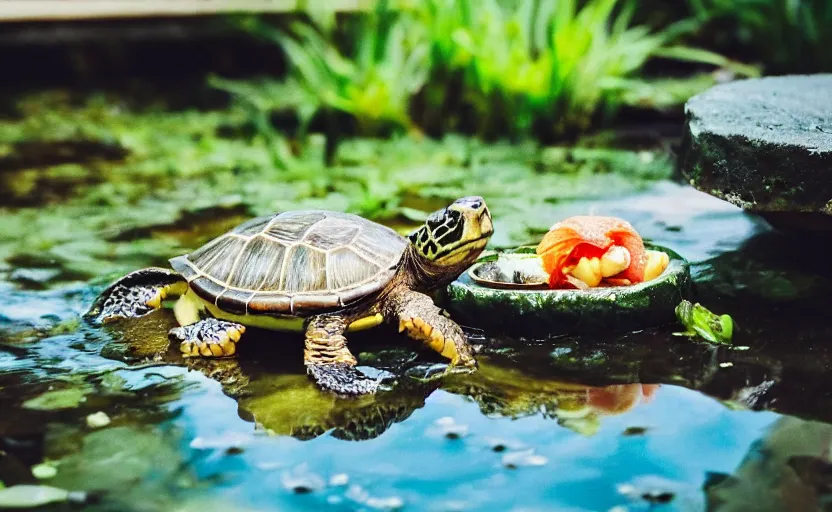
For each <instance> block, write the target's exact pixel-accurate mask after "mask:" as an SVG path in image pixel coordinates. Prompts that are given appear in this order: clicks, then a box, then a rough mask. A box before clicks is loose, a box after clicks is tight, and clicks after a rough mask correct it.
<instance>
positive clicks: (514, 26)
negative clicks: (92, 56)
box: [211, 0, 832, 142]
mask: <svg viewBox="0 0 832 512" xmlns="http://www.w3.org/2000/svg"><path fill="white" fill-rule="evenodd" d="M234 23H235V25H236V26H237V27H238V28H239V29H240V30H242V31H245V32H246V33H248V34H250V35H252V36H253V37H256V38H259V39H261V40H265V41H270V42H273V43H274V44H275V45H278V46H279V47H280V48H281V49H282V51H283V52H284V53H285V56H286V58H287V60H288V62H289V70H288V74H287V75H286V76H284V77H283V78H280V79H276V78H270V79H263V80H259V81H257V82H252V81H246V82H242V81H230V80H226V79H223V78H222V77H218V76H217V77H213V78H212V80H211V83H212V85H214V86H215V87H218V88H221V89H224V90H227V91H229V92H231V93H233V95H234V96H235V98H237V100H238V101H240V102H241V103H243V104H245V105H247V106H248V108H253V110H254V111H256V112H260V114H258V115H260V116H262V115H263V113H266V114H267V117H268V115H270V114H271V113H273V112H274V111H276V110H278V109H284V110H285V109H286V108H287V102H291V103H292V105H293V107H294V108H293V110H294V114H295V115H296V117H297V119H298V123H299V126H300V128H299V130H300V133H301V134H303V133H305V132H306V130H307V129H308V126H309V124H310V123H311V122H313V121H314V120H315V119H320V120H322V122H323V123H324V124H329V125H330V127H331V126H332V125H335V126H337V131H341V132H344V131H346V132H350V133H352V134H358V135H369V136H379V135H388V134H390V133H391V132H407V133H427V134H429V135H433V136H437V135H441V134H444V133H448V132H458V133H465V134H474V135H478V136H481V137H485V138H495V137H506V136H508V137H512V138H515V139H517V138H524V137H529V136H532V135H533V136H535V137H536V138H538V139H540V140H543V141H549V142H550V141H553V140H563V139H564V138H570V137H574V136H575V135H576V134H579V133H582V132H586V131H587V130H590V129H593V128H597V127H599V126H604V125H605V124H606V123H609V122H610V121H613V120H615V119H616V115H617V114H618V113H620V112H621V111H622V110H626V111H632V110H634V109H635V110H641V111H657V112H659V113H661V112H668V111H669V112H678V111H679V109H680V107H681V105H682V104H683V103H684V102H685V101H686V100H687V99H688V98H689V97H690V96H692V95H693V94H696V93H698V92H700V91H702V90H704V89H706V88H708V87H710V86H712V85H714V84H715V83H717V82H719V81H724V80H729V79H733V78H743V77H753V76H759V75H760V74H775V73H783V72H818V71H824V70H830V69H832V57H830V53H829V52H827V51H824V48H828V44H824V43H827V42H832V41H829V39H830V37H832V35H830V34H832V2H826V1H820V0H806V1H802V2H801V1H795V0H739V1H728V0H687V1H686V2H675V3H672V4H668V3H667V2H657V1H655V0H424V1H418V2H416V1H411V2H394V3H392V4H391V2H389V1H387V0H380V1H379V2H377V4H376V6H375V8H374V9H372V10H370V11H368V12H363V13H349V14H343V13H340V14H338V15H336V14H335V13H333V12H326V11H325V10H321V8H320V7H319V8H318V10H315V11H309V12H307V15H306V16H300V17H298V18H295V19H294V20H292V21H289V22H287V21H285V19H281V20H280V21H277V22H275V21H274V20H270V19H268V18H267V17H263V16H246V17H240V18H236V19H235V20H234ZM260 125H261V127H265V125H264V124H263V123H262V122H261V123H260Z"/></svg>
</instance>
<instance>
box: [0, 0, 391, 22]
mask: <svg viewBox="0 0 832 512" xmlns="http://www.w3.org/2000/svg"><path fill="white" fill-rule="evenodd" d="M316 2H321V4H319V5H326V6H327V8H330V9H335V10H336V11H341V12H349V11H361V10H367V9H369V8H371V7H372V6H374V5H375V4H376V0H0V23H2V22H34V21H62V20H85V19H117V18H154V17H180V16H211V15H216V14H232V13H240V12H247V13H263V14H267V13H287V12H295V11H301V10H306V9H308V8H310V7H312V6H313V5H315V3H316Z"/></svg>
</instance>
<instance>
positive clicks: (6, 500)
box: [0, 485, 87, 509]
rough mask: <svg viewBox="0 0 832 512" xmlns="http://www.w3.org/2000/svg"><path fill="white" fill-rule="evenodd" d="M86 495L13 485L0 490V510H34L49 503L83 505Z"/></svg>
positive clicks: (54, 488) (34, 486)
mask: <svg viewBox="0 0 832 512" xmlns="http://www.w3.org/2000/svg"><path fill="white" fill-rule="evenodd" d="M86 500H87V495H86V494H85V493H83V492H69V491H67V490H65V489H58V488H57V487H49V486H46V485H14V486H12V487H7V488H5V489H0V509H2V508H6V509H20V508H35V507H42V506H43V505H48V504H50V503H66V502H76V503H83V502H85V501H86Z"/></svg>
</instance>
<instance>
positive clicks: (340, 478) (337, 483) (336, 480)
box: [329, 473, 350, 487]
mask: <svg viewBox="0 0 832 512" xmlns="http://www.w3.org/2000/svg"><path fill="white" fill-rule="evenodd" d="M348 483H350V477H349V475H347V474H346V473H338V474H337V475H332V476H331V477H330V479H329V485H330V486H332V487H341V486H344V485H347V484H348Z"/></svg>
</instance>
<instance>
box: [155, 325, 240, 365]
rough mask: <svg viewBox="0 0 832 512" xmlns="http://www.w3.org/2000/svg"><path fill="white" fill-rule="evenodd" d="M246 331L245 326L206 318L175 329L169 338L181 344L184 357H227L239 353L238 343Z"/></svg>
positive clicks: (171, 331)
mask: <svg viewBox="0 0 832 512" xmlns="http://www.w3.org/2000/svg"><path fill="white" fill-rule="evenodd" d="M245 330H246V328H245V326H243V325H240V324H237V323H234V322H226V321H225V320H217V319H216V318H206V319H204V320H200V321H199V322H197V323H195V324H191V325H184V326H182V327H176V328H173V329H171V330H170V332H169V333H168V337H169V338H170V339H171V340H173V341H178V342H179V351H180V352H182V357H197V356H203V357H227V356H232V355H234V353H235V352H237V341H238V340H239V339H240V336H241V335H242V334H243V333H244V332H245Z"/></svg>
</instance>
